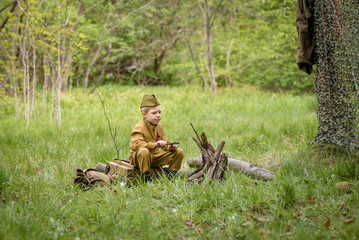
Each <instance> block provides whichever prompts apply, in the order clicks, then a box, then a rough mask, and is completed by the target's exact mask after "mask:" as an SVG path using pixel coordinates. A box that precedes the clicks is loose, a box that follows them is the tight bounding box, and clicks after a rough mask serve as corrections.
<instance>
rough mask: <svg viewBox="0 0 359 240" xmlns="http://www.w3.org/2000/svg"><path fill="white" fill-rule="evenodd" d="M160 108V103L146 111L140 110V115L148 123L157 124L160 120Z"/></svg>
mask: <svg viewBox="0 0 359 240" xmlns="http://www.w3.org/2000/svg"><path fill="white" fill-rule="evenodd" d="M161 113H162V108H161V105H158V106H156V107H155V108H152V109H151V110H150V111H148V113H144V112H142V116H143V117H144V118H146V120H147V121H149V122H150V123H152V124H154V125H157V124H158V123H159V122H160V121H161Z"/></svg>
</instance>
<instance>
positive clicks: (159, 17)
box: [0, 0, 315, 115]
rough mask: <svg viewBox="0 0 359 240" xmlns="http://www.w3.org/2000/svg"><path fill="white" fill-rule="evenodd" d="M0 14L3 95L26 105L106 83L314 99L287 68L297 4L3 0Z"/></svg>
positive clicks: (266, 0)
mask: <svg viewBox="0 0 359 240" xmlns="http://www.w3.org/2000/svg"><path fill="white" fill-rule="evenodd" d="M0 14H1V19H0V22H1V23H2V25H1V35H0V40H1V46H0V47H1V52H0V54H1V59H0V79H1V82H0V84H1V88H3V89H5V91H6V92H8V93H11V94H12V95H14V94H15V95H20V94H23V96H24V97H25V98H28V99H29V102H30V103H28V104H30V105H31V98H32V97H33V96H32V95H35V94H36V93H35V92H33V93H32V89H35V88H38V89H40V88H41V89H43V94H44V95H46V94H47V91H50V90H51V89H52V88H54V89H52V91H53V92H56V90H59V89H58V88H60V89H61V91H62V92H66V91H67V90H69V89H72V88H74V87H77V88H78V87H81V88H83V91H84V92H90V93H92V92H93V91H94V89H95V88H96V87H97V86H99V85H102V84H107V83H115V84H122V85H123V84H125V85H189V84H201V85H202V86H203V88H205V87H207V86H211V88H212V91H216V87H217V86H220V87H221V86H234V85H238V84H254V85H256V86H259V87H261V88H264V89H267V90H271V91H282V90H287V91H288V90H289V91H294V92H302V91H313V80H314V79H315V77H314V74H313V75H312V76H308V75H306V74H304V73H302V72H300V71H299V70H298V68H297V66H296V64H295V60H296V51H297V33H296V27H295V14H296V1H295V0H280V1H279V0H278V1H277V0H276V1H270V0H253V1H246V0H245V1H243V0H242V1H238V0H231V1H221V0H212V1H208V0H205V1H204V0H203V1H202V0H200V1H187V0H182V1H178V0H169V1H167V0H166V1H163V0H156V1H155V0H152V1H143V0H134V1H114V0H113V1H108V0H96V1H61V0H59V1H31V0H29V1H13V0H3V1H2V4H1V13H0ZM214 84H215V85H216V86H213V85H214ZM57 94H59V93H57ZM25 105H26V104H25ZM25 110H26V111H28V112H29V114H30V115H31V106H29V109H28V110H27V109H25Z"/></svg>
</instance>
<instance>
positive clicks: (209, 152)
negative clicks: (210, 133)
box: [187, 124, 228, 182]
mask: <svg viewBox="0 0 359 240" xmlns="http://www.w3.org/2000/svg"><path fill="white" fill-rule="evenodd" d="M191 126H192V128H193V131H194V132H195V133H196V136H197V138H198V139H196V138H193V141H194V142H195V143H196V144H197V146H198V147H199V149H200V150H201V156H202V157H201V159H200V161H201V164H200V166H199V167H198V168H197V169H196V170H195V171H194V172H193V173H190V174H188V178H187V182H191V181H193V180H195V179H197V180H198V182H202V181H203V180H206V182H210V181H211V180H213V179H223V178H224V172H225V171H226V169H227V163H228V157H227V155H226V154H225V153H222V154H221V152H222V150H223V147H224V144H225V142H224V141H222V142H221V143H220V144H219V145H218V147H217V149H216V150H214V148H213V146H212V145H211V144H210V143H209V142H208V141H207V137H206V134H205V133H204V132H202V134H201V138H199V136H198V134H197V131H196V130H195V129H194V127H193V125H192V124H191ZM201 139H202V141H201Z"/></svg>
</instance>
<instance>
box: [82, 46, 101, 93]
mask: <svg viewBox="0 0 359 240" xmlns="http://www.w3.org/2000/svg"><path fill="white" fill-rule="evenodd" d="M100 44H101V43H100ZM101 49H102V46H101V45H100V46H98V48H97V50H96V53H95V56H94V57H93V58H92V61H91V63H90V64H89V65H88V67H87V70H86V74H85V79H84V82H85V84H84V91H83V92H84V93H85V92H86V90H87V86H88V81H89V75H90V71H91V67H92V66H93V65H94V64H95V63H96V61H97V59H98V57H99V56H100V52H101Z"/></svg>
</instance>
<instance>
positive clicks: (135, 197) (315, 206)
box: [0, 86, 359, 239]
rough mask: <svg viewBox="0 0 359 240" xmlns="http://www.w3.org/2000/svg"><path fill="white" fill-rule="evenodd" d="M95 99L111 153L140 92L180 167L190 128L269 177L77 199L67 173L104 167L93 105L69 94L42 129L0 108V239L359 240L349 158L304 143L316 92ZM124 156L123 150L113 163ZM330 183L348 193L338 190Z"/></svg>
mask: <svg viewBox="0 0 359 240" xmlns="http://www.w3.org/2000/svg"><path fill="white" fill-rule="evenodd" d="M98 92H99V93H101V96H102V99H103V100H104V102H105V105H106V112H107V115H108V117H109V118H110V120H111V124H112V127H116V128H117V142H118V144H120V145H122V144H124V143H125V142H126V141H127V140H128V138H129V135H130V133H131V129H132V127H133V126H134V125H135V124H136V123H137V122H138V121H140V120H141V117H140V111H139V103H140V101H141V98H142V95H143V94H150V93H154V94H156V96H157V97H158V99H159V100H160V102H161V104H162V107H163V115H162V121H161V123H162V124H163V125H164V127H165V130H166V134H167V136H168V138H169V139H170V140H173V141H179V142H180V143H181V144H180V146H181V147H182V148H183V149H184V151H185V159H186V158H188V157H193V156H198V154H199V149H198V147H197V146H196V145H195V143H194V141H193V140H192V136H194V133H193V131H192V129H191V126H190V124H189V123H190V122H192V123H193V125H194V126H195V127H196V129H197V131H198V132H199V133H200V132H202V131H204V132H205V133H206V134H207V136H208V138H209V141H210V142H211V143H212V144H213V145H215V146H217V145H218V144H219V142H220V141H222V140H224V141H226V145H225V148H224V151H225V152H226V153H227V154H228V155H229V157H232V158H240V159H242V160H244V161H247V162H251V163H255V164H257V165H259V166H262V167H264V168H267V169H270V170H272V171H274V172H275V173H276V179H275V181H273V182H262V181H258V180H254V179H251V178H249V177H247V176H244V175H243V174H241V173H240V172H233V171H230V172H228V173H227V179H226V180H225V181H222V182H214V183H213V184H211V185H208V186H205V187H204V186H202V185H196V184H192V185H189V186H188V185H186V184H185V181H184V180H183V179H176V180H175V181H174V182H169V181H167V180H166V179H161V180H160V181H158V182H156V183H155V184H152V185H146V184H142V185H139V186H138V187H132V188H124V187H121V186H120V185H119V184H117V185H112V186H108V187H102V188H100V187H99V188H94V189H92V190H90V191H86V192H83V191H81V190H80V189H78V188H77V187H75V186H73V177H74V176H75V171H76V168H82V169H84V168H89V167H94V166H95V165H96V164H97V163H98V162H102V163H106V162H108V161H111V159H113V158H114V157H115V156H116V151H115V149H114V146H113V143H112V140H111V136H110V133H109V130H108V125H107V120H106V118H105V116H104V115H103V111H102V106H101V103H100V101H99V99H98V97H97V96H96V95H91V96H87V95H82V94H81V91H80V90H74V91H72V92H70V93H67V94H66V95H64V96H62V127H61V129H57V128H56V126H55V123H54V122H53V123H51V122H50V118H49V112H50V109H49V108H48V109H47V114H46V117H45V119H44V118H43V117H42V115H41V112H39V113H38V114H37V116H36V119H35V120H32V121H31V123H30V126H29V127H28V128H26V124H25V122H24V120H15V118H14V109H13V107H12V106H10V107H9V106H6V109H4V107H3V109H1V120H0V157H1V161H0V197H1V202H0V205H1V207H0V239H88V238H89V239H208V238H213V239H240V238H248V239H282V238H284V239H288V238H294V239H313V238H314V239H329V238H335V239H358V238H359V219H358V216H359V194H358V193H359V164H358V160H357V159H355V157H353V156H347V155H344V154H339V153H335V152H333V151H330V149H329V150H325V149H324V150H322V149H317V148H315V147H311V146H308V144H307V143H308V142H310V140H312V139H313V138H314V137H315V134H316V129H317V121H316V113H315V109H316V100H315V96H313V95H301V96H292V95H289V94H271V93H267V92H262V91H259V90H257V89H255V88H253V87H249V86H244V87H241V88H232V89H220V91H219V93H218V95H217V96H215V97H214V98H213V99H212V97H211V94H210V93H208V92H202V91H201V89H200V88H199V87H196V86H195V87H173V88H168V87H151V88H145V87H117V86H106V87H102V88H99V89H98ZM40 98H41V96H39V99H38V100H39V101H38V105H37V108H38V109H41V99H40ZM3 99H7V100H8V101H9V102H11V99H10V98H9V97H6V96H4V98H3ZM48 100H49V102H50V100H51V99H48ZM128 152H129V148H128V147H125V148H124V149H122V150H121V152H120V158H123V159H127V155H128ZM331 163H332V164H331ZM331 165H332V166H331ZM187 168H188V166H187V165H186V164H185V163H183V166H182V169H187ZM339 181H349V182H353V183H355V184H356V185H355V186H354V187H353V189H352V192H351V193H340V192H338V191H337V190H336V189H335V184H336V183H337V182H339ZM327 218H330V224H329V226H328V224H327V225H326V226H325V222H326V221H327ZM348 219H355V220H354V222H352V223H346V222H345V221H346V220H348Z"/></svg>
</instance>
